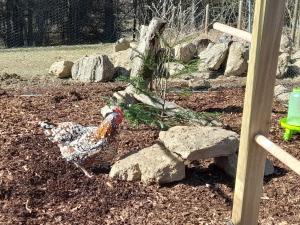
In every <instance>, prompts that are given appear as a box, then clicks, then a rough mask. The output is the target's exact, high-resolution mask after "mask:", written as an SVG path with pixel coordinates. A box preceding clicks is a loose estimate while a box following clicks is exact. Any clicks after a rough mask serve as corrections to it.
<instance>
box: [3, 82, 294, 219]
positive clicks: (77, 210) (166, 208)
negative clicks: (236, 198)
mask: <svg viewBox="0 0 300 225" xmlns="http://www.w3.org/2000/svg"><path fill="white" fill-rule="evenodd" d="M9 79H17V78H16V77H14V78H9ZM9 79H8V80H9ZM8 80H7V79H6V80H3V81H1V84H2V86H1V89H0V110H1V114H0V118H1V124H0V134H1V139H0V146H1V151H0V224H3V225H4V224H5V225H8V224H14V225H15V224H39V225H40V224H203V225H204V224H207V225H209V224H214V225H219V224H226V222H227V221H228V220H229V219H230V214H231V208H232V197H233V188H234V179H232V178H230V177H228V176H227V175H225V174H224V173H223V172H222V171H221V170H219V169H218V168H216V167H215V166H214V164H213V161H212V160H205V161H201V162H199V163H194V164H191V165H189V166H187V168H186V172H187V177H186V179H184V180H183V181H180V182H176V183H173V184H169V185H165V186H155V185H153V186H144V185H143V184H141V183H139V182H123V181H116V180H111V179H109V177H108V173H109V170H110V166H111V165H112V164H113V163H114V162H115V161H116V160H118V159H120V158H122V157H124V156H126V155H128V154H131V153H133V152H136V151H138V150H139V149H142V148H144V147H147V146H150V145H152V144H153V143H154V142H155V140H156V139H157V137H158V134H159V130H157V128H155V127H150V126H145V125H143V126H140V127H132V126H131V125H130V124H128V123H127V122H126V121H125V122H124V123H123V124H122V126H121V128H120V130H119V133H118V134H117V136H116V137H115V140H114V141H113V142H112V143H111V144H110V145H109V146H108V147H107V149H105V150H104V151H103V152H102V153H101V154H100V155H99V160H100V163H99V164H97V165H95V166H94V167H93V168H91V170H92V171H93V172H94V174H95V176H94V177H93V178H92V179H89V178H87V177H85V176H84V174H83V173H82V172H81V171H80V170H78V169H77V168H76V167H75V166H74V165H72V164H70V163H67V162H66V161H65V160H63V159H62V158H61V156H60V153H59V149H58V147H57V146H56V145H54V144H52V143H51V142H50V141H49V140H47V139H46V138H45V137H44V135H43V133H42V130H41V129H40V128H39V126H38V122H39V121H42V120H46V119H48V120H50V121H53V122H63V121H74V122H78V123H81V124H84V125H87V124H89V125H97V124H98V123H99V122H100V121H101V120H102V119H103V118H102V117H101V114H100V108H101V107H103V106H104V105H105V104H106V99H107V98H108V97H110V96H112V94H113V92H114V91H116V90H121V89H123V88H124V87H125V84H124V83H105V84H86V85H83V84H78V83H68V82H62V83H55V85H53V83H51V85H49V84H48V85H44V86H43V85H38V84H40V83H39V82H37V83H36V82H27V81H26V82H25V81H20V80H18V79H17V81H16V83H17V84H18V85H17V86H15V85H12V83H10V82H8V84H6V83H5V84H4V83H3V82H7V81H8ZM3 84H4V85H3ZM17 87H18V88H17ZM243 96H244V89H243V88H230V89H223V90H216V91H205V92H201V93H193V94H191V95H180V94H178V93H177V94H175V93H170V94H169V95H168V99H169V100H174V101H175V102H176V103H177V104H179V105H181V106H183V107H186V108H190V109H193V110H196V111H199V112H203V111H204V112H215V113H218V114H217V115H218V118H219V119H220V121H222V122H223V123H224V127H225V128H227V129H231V130H234V131H236V132H240V125H241V115H242V106H243ZM285 115H286V108H284V107H283V106H281V105H280V104H279V103H276V102H275V103H274V108H273V114H272V128H271V132H270V134H271V139H272V140H273V141H274V142H276V143H278V144H279V145H281V146H282V147H283V148H284V149H286V150H287V151H288V152H290V153H291V154H293V155H294V156H295V157H296V158H298V159H300V137H299V136H295V137H294V139H293V140H292V141H291V142H288V143H284V142H283V141H282V130H281V129H280V127H279V126H278V119H279V118H281V117H283V116H285ZM270 159H271V160H272V161H273V163H274V166H275V171H276V173H275V174H274V175H272V176H269V177H266V178H265V180H264V188H263V196H262V201H261V205H260V218H259V221H260V224H267V225H268V224H270V225H271V224H281V225H283V224H300V197H299V196H300V195H299V193H300V184H299V177H298V176H297V175H296V174H295V173H293V172H292V171H290V170H289V169H288V168H286V167H285V166H284V165H283V164H281V163H280V162H279V161H278V160H276V159H274V158H272V157H270Z"/></svg>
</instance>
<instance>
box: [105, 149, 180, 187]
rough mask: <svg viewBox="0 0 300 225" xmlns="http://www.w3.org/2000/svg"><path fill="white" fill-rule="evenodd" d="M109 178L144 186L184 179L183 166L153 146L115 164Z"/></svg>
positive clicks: (165, 151)
mask: <svg viewBox="0 0 300 225" xmlns="http://www.w3.org/2000/svg"><path fill="white" fill-rule="evenodd" d="M109 176H110V177H111V178H113V179H119V180H127V181H142V182H143V183H145V184H153V183H158V184H164V183H171V182H174V181H179V180H182V179H184V178H185V165H184V163H183V161H182V160H181V159H180V158H178V157H177V156H175V155H173V154H172V153H171V152H170V151H168V150H167V149H165V148H164V147H163V146H161V145H158V144H155V145H153V146H151V147H148V148H145V149H142V150H141V151H139V152H137V153H135V154H132V155H130V156H128V157H126V158H124V159H122V160H120V161H118V162H116V163H115V164H114V165H113V166H112V168H111V171H110V173H109Z"/></svg>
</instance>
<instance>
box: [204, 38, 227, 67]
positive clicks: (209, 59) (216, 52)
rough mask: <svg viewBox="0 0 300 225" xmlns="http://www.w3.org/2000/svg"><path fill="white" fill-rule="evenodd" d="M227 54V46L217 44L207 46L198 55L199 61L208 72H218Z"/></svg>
mask: <svg viewBox="0 0 300 225" xmlns="http://www.w3.org/2000/svg"><path fill="white" fill-rule="evenodd" d="M227 54H228V44H226V43H219V44H214V45H213V46H208V47H207V49H206V50H204V51H202V52H201V53H200V54H199V58H200V60H203V62H204V63H205V64H206V66H207V68H208V69H210V70H218V69H219V68H220V67H221V65H222V64H223V63H224V61H225V59H226V57H227Z"/></svg>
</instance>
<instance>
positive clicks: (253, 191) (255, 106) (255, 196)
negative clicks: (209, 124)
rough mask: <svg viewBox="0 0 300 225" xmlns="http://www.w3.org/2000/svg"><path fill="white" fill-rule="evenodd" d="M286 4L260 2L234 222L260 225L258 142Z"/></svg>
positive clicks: (265, 127)
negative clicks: (258, 222)
mask: <svg viewBox="0 0 300 225" xmlns="http://www.w3.org/2000/svg"><path fill="white" fill-rule="evenodd" d="M284 2H285V1H284V0H276V1H274V0H257V1H256V4H255V15H254V24H253V25H254V26H253V33H252V41H251V43H252V44H251V53H250V62H249V67H248V76H247V86H246V95H245V102H244V112H243V120H242V130H241V138H240V148H239V155H238V165H237V173H236V181H235V192H234V202H233V211H232V222H233V224H234V225H257V220H258V211H259V201H260V197H261V191H262V184H263V174H264V165H265V160H266V152H265V151H264V150H263V149H262V148H261V147H260V146H259V145H258V144H257V143H256V142H255V140H254V137H255V135H256V134H257V133H261V134H263V135H266V134H267V133H268V131H269V124H270V116H271V110H272V100H273V91H274V84H275V75H276V68H277V62H278V52H279V44H280V38H281V32H282V24H283V12H284Z"/></svg>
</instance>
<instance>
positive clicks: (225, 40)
mask: <svg viewBox="0 0 300 225" xmlns="http://www.w3.org/2000/svg"><path fill="white" fill-rule="evenodd" d="M232 39H233V38H232V36H231V35H229V34H222V35H221V37H220V38H219V40H218V42H219V43H224V44H229V43H230V42H232Z"/></svg>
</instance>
